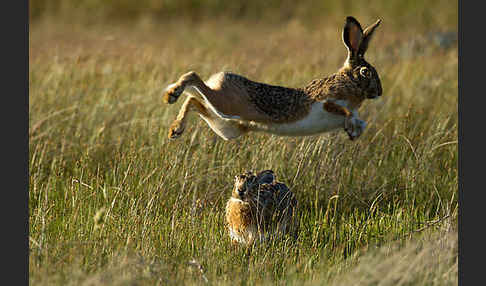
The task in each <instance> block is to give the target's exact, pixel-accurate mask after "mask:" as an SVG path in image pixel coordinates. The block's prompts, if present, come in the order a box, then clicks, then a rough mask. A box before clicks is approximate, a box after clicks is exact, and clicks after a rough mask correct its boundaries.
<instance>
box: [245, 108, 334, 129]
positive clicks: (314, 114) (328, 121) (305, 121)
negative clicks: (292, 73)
mask: <svg viewBox="0 0 486 286" xmlns="http://www.w3.org/2000/svg"><path fill="white" fill-rule="evenodd" d="M323 104H324V103H323V102H316V103H314V104H313V105H312V108H311V111H310V112H309V114H308V115H307V116H306V117H304V118H302V119H301V120H298V121H295V122H292V123H282V124H261V123H254V125H255V128H256V129H257V130H260V131H265V132H269V133H273V134H277V135H284V136H304V135H313V134H319V133H323V132H329V131H332V130H334V129H337V128H342V127H344V117H343V116H342V115H336V114H333V113H329V112H327V111H325V110H324V108H323Z"/></svg>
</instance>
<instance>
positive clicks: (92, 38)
mask: <svg viewBox="0 0 486 286" xmlns="http://www.w3.org/2000/svg"><path fill="white" fill-rule="evenodd" d="M219 2H221V1H219ZM219 2H218V1H208V2H207V3H208V4H207V5H216V4H218V3H219ZM273 2H275V3H277V2H276V1H273ZM273 2H272V3H273ZM314 2H315V1H308V2H305V3H307V4H303V6H302V7H303V8H302V7H301V9H297V10H296V11H299V12H298V13H297V12H296V13H295V14H289V15H290V16H289V17H290V18H288V19H287V18H285V17H283V16H281V15H282V14H279V13H280V11H282V12H281V13H283V14H285V13H286V12H285V11H288V10H289V11H294V9H290V8H289V7H288V5H291V4H292V3H291V2H285V1H282V3H283V4H282V7H281V8H280V10H277V9H276V8H271V7H270V8H268V7H263V8H264V9H263V8H262V9H256V8H255V7H257V6H254V5H253V6H252V4H251V3H254V2H253V1H248V3H250V4H248V6H245V7H247V8H246V10H245V9H243V10H242V9H241V8H240V9H239V10H238V9H237V8H234V7H233V6H231V5H230V4H227V5H229V6H228V7H226V6H224V7H223V8H225V9H226V10H224V9H223V10H221V11H218V13H219V14H218V15H215V16H214V17H211V15H212V14H211V13H210V12H211V9H209V8H211V7H213V6H207V5H203V4H201V3H203V2H200V1H180V5H181V6H180V7H177V5H176V4H174V3H175V2H173V1H167V2H164V3H169V4H170V3H172V5H173V6H170V5H169V6H163V5H162V6H160V7H159V6H157V5H156V4H154V3H157V1H145V0H144V1H141V2H140V3H142V4H144V5H145V6H144V5H140V6H139V7H146V9H147V10H150V11H155V12H156V13H152V14H149V15H147V14H146V13H145V14H144V13H143V11H141V10H137V9H129V8H127V7H125V8H124V10H123V9H122V8H123V7H116V8H117V9H118V10H116V9H115V8H113V7H114V6H113V5H115V6H116V4H114V3H122V4H123V3H125V4H123V5H126V6H129V4H127V3H129V2H128V1H119V2H116V1H107V2H106V3H110V4H109V5H107V6H105V9H96V8H97V7H96V5H95V4H93V3H97V2H96V1H79V3H81V4H79V5H80V7H78V8H79V10H77V11H78V12H79V13H75V12H73V10H70V9H71V8H70V7H67V8H66V6H63V5H60V4H59V3H61V2H59V1H37V2H36V1H33V2H32V5H31V16H32V21H31V23H30V58H29V61H30V64H29V92H30V95H29V228H30V233H29V284H31V285H167V284H170V285H174V284H178V285H193V284H197V285H199V284H205V283H206V282H207V283H209V284H213V285H234V284H236V285H261V284H272V285H275V284H277V285H457V284H458V277H457V272H458V250H457V227H458V225H457V217H458V172H457V165H458V151H457V143H458V141H457V137H458V114H457V107H458V106H457V96H458V51H457V42H456V41H454V40H453V39H454V35H457V1H452V2H448V3H446V2H444V1H442V2H441V1H427V2H425V3H422V2H417V1H410V3H412V4H409V5H408V6H407V5H405V4H402V5H401V6H396V5H393V4H388V3H391V2H388V1H384V0H383V1H374V2H373V1H372V3H374V5H364V4H358V5H361V6H359V7H357V8H355V7H354V6H352V5H349V3H350V2H346V1H344V2H343V3H348V5H345V4H343V5H342V6H339V7H338V6H337V5H334V6H335V7H334V6H333V5H331V6H332V7H331V6H329V7H328V8H329V9H325V10H322V11H323V13H322V15H325V17H320V16H319V14H320V13H319V11H320V10H319V9H324V8H326V7H323V6H316V7H315V8H314V9H312V5H311V4H315V3H314ZM46 3H47V4H46ZM64 3H65V2H64ZM87 3H88V4H89V3H91V6H89V5H88V4H87ZM132 3H133V1H132ZM221 3H223V2H221ZM221 3H219V4H220V5H223V4H221ZM226 3H230V2H226ZM255 3H256V2H255ZM407 3H408V2H407ZM122 4H119V5H122ZM42 5H44V6H42ZM83 5H84V6H83ZM110 5H111V6H110ZM150 5H153V6H150ZM174 5H175V6H174ZM184 5H186V6H184ZM198 5H199V6H198ZM235 5H236V4H235ZM328 5H330V4H328ZM53 7H54V8H55V9H54V8H53ZM157 7H159V8H157ZM167 7H168V8H167ZM187 7H192V8H191V9H189V8H187ZM198 7H199V8H198ZM208 7H209V8H208ZM214 7H217V6H214ZM235 7H236V6H235ZM252 7H253V8H252ZM177 8H179V9H177ZM185 8H187V9H186V10H188V12H187V13H184V12H180V11H181V10H184V9H185ZM257 8H258V7H257ZM358 8H363V9H358ZM364 8H366V9H364ZM114 9H115V10H114ZM120 9H122V10H120ZM171 9H172V10H171ZM198 9H199V10H198ZM252 9H255V10H258V11H259V13H261V14H255V13H254V12H251V11H252ZM142 10H143V9H142ZM112 11H125V12H126V14H127V15H125V14H119V17H118V18H117V19H116V20H113V19H110V18H109V16H110V15H112V14H113V13H114V12H112ZM127 11H128V12H127ZM170 11H179V12H180V13H179V12H178V13H177V14H176V15H172V16H171V17H166V18H164V17H162V16H164V15H166V14H170V13H169V12H170ZM198 11H203V12H204V13H203V12H201V13H198ZM222 11H229V12H228V14H227V15H226V16H224V17H223V16H220V14H225V13H223V12H222ZM235 11H240V12H241V11H247V12H245V13H240V14H238V13H237V12H235ZM248 11H250V12H251V13H250V12H248ZM91 12H93V15H94V16H93V15H91V17H90V16H86V18H85V20H83V18H82V17H81V16H79V15H89V14H90V13H91ZM56 13H57V14H56ZM59 13H60V14H59ZM110 13H111V14H110ZM215 13H216V12H215ZM61 14H62V15H64V16H62V17H61V16H59V15H61ZM74 14H78V16H77V17H74V16H73V17H70V16H71V15H74ZM115 14H117V13H115ZM348 14H349V15H354V16H356V18H357V19H358V20H360V21H361V23H362V24H363V25H368V24H370V23H372V22H374V21H375V20H376V19H377V18H378V17H380V18H381V19H382V20H383V23H382V25H381V26H380V27H379V28H378V30H377V32H376V36H375V38H374V39H373V42H372V44H371V46H370V49H369V51H368V53H367V58H368V60H369V61H370V62H371V63H372V64H373V65H374V66H375V67H376V69H377V70H378V72H379V73H380V75H381V81H382V85H383V96H382V97H381V98H379V99H377V100H373V101H367V102H365V104H364V105H363V107H362V109H361V111H360V113H361V117H362V118H363V119H364V120H365V121H367V122H368V127H367V129H366V131H365V132H364V134H363V135H362V137H360V138H359V139H358V140H357V141H354V142H352V141H349V139H348V138H347V135H346V134H345V132H344V131H342V130H339V131H336V132H332V133H329V134H323V135H320V136H312V137H302V138H294V137H277V136H272V135H268V134H259V133H254V134H252V135H251V136H245V137H241V138H238V139H237V140H234V141H224V140H222V139H220V138H219V137H217V136H216V135H215V134H214V133H212V132H211V130H210V129H209V127H208V126H207V125H206V124H205V123H204V122H203V121H201V120H200V119H198V118H197V117H196V116H192V118H191V121H190V124H189V125H188V128H187V129H186V132H185V133H184V135H183V136H182V137H181V138H180V139H179V140H177V141H169V140H168V139H167V131H168V127H169V125H170V123H171V122H172V120H173V119H174V118H175V116H176V114H177V111H178V108H179V107H180V105H181V102H182V101H180V102H178V103H176V104H175V105H165V104H163V103H162V98H161V96H162V91H163V89H164V88H165V87H166V86H167V85H168V84H169V83H171V82H173V81H174V80H176V79H177V78H178V77H179V76H180V75H181V74H182V73H184V72H186V71H189V70H195V71H197V72H198V73H199V74H200V75H201V76H202V77H204V78H207V77H209V76H210V75H211V74H213V73H215V72H218V71H221V70H231V71H233V72H236V73H240V74H243V75H245V76H247V77H249V78H250V79H253V80H257V81H262V82H267V83H271V84H278V85H285V86H292V87H298V86H304V85H305V84H307V83H308V82H309V81H310V80H312V79H314V78H319V77H324V76H327V75H329V74H330V73H333V72H335V71H336V70H337V69H338V68H339V67H340V66H341V64H342V63H343V61H344V59H345V56H346V53H345V48H344V46H343V44H342V42H341V29H342V25H343V23H344V18H345V16H347V15H348ZM120 15H125V16H124V17H125V19H126V20H125V21H123V18H122V16H120ZM194 15H202V16H201V19H199V18H197V17H194ZM228 15H229V16H228ZM249 15H253V16H249ZM255 15H256V16H255ZM266 15H270V16H271V15H273V16H275V15H280V16H281V17H276V16H275V17H273V18H272V17H270V16H269V19H272V20H268V21H266V20H265V19H266ZM176 16H177V17H176ZM236 16H238V17H236ZM231 17H234V19H231ZM256 18H258V19H256ZM451 35H452V36H451ZM451 39H452V40H451ZM247 169H252V170H262V169H273V170H274V171H275V173H276V175H277V178H278V180H279V181H282V182H284V183H286V184H287V185H288V186H289V187H290V188H291V189H292V190H293V191H294V192H295V194H296V196H297V199H298V201H299V210H300V211H299V223H300V233H299V238H298V239H297V241H295V242H291V241H274V242H272V243H269V244H264V245H257V246H255V247H254V248H252V249H250V250H247V249H245V248H243V247H240V248H233V247H232V246H231V243H230V241H229V236H228V234H227V232H226V230H225V228H224V205H225V202H226V200H227V199H228V198H229V196H230V193H231V187H232V184H233V178H234V176H235V175H236V174H239V173H241V172H243V171H244V170H247Z"/></svg>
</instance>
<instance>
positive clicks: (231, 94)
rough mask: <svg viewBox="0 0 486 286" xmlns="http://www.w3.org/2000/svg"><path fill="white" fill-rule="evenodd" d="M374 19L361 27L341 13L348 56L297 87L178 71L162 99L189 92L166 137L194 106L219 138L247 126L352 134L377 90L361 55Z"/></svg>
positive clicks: (357, 130) (289, 132) (172, 99)
mask: <svg viewBox="0 0 486 286" xmlns="http://www.w3.org/2000/svg"><path fill="white" fill-rule="evenodd" d="M380 22H381V20H378V21H376V22H375V23H374V24H373V25H371V26H369V27H368V28H366V29H365V30H364V31H363V29H362V28H361V25H360V24H359V22H358V21H357V20H356V19H355V18H353V17H351V16H349V17H347V18H346V23H345V25H344V29H343V32H342V40H343V42H344V45H345V46H346V48H347V50H348V56H347V59H346V61H345V62H344V65H343V67H342V68H341V69H339V71H338V72H336V73H335V74H332V75H330V76H329V77H326V78H323V79H315V80H313V81H311V82H310V83H309V84H308V85H307V86H305V87H303V88H288V87H282V86H275V85H269V84H265V83H259V82H254V81H251V80H249V79H247V78H245V77H243V76H240V75H237V74H233V73H229V72H221V73H217V74H214V75H212V76H211V77H210V78H209V79H208V80H207V81H206V82H203V81H202V80H201V78H200V77H199V76H198V75H197V74H196V73H195V72H193V71H191V72H188V73H186V74H184V75H182V76H181V77H180V78H179V80H178V81H177V82H176V83H173V84H171V85H169V86H168V87H167V89H166V91H165V94H164V95H163V100H164V102H166V103H169V104H172V103H174V102H176V101H177V99H178V98H179V96H180V95H181V94H182V92H183V91H188V92H189V94H190V96H189V97H188V98H187V99H186V101H185V102H184V103H183V105H182V107H181V109H180V111H179V114H178V115H177V118H176V120H174V122H173V123H172V125H171V127H170V130H169V134H168V137H169V138H170V139H175V138H178V137H179V136H180V135H181V134H182V133H183V132H184V128H185V124H186V118H187V114H188V112H189V111H195V112H197V113H199V115H200V116H201V117H202V119H204V120H205V121H206V122H207V123H208V124H209V126H210V127H211V129H212V130H213V131H214V132H215V133H216V134H218V135H219V136H220V137H222V138H223V139H225V140H229V139H233V138H236V137H238V136H240V135H242V134H244V133H246V132H249V131H262V132H268V133H272V134H277V135H282V136H305V135H313V134H318V133H322V132H328V131H331V130H334V129H337V128H340V127H341V128H342V127H344V130H345V131H346V132H347V134H348V135H349V138H350V139H351V140H354V139H355V138H357V137H359V136H360V135H361V133H362V132H363V130H364V128H365V127H366V122H364V121H362V120H361V119H359V117H358V108H359V107H360V106H361V104H362V102H363V101H364V100H365V99H366V98H376V97H378V96H380V95H381V94H382V88H381V82H380V78H379V76H378V73H377V71H376V70H375V68H374V67H373V66H371V65H370V64H369V63H368V62H366V60H365V59H364V54H365V52H366V50H367V49H368V45H369V42H370V39H371V37H372V36H373V33H374V31H375V29H376V27H378V25H379V24H380ZM198 95H199V97H198Z"/></svg>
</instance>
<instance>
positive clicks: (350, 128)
mask: <svg viewBox="0 0 486 286" xmlns="http://www.w3.org/2000/svg"><path fill="white" fill-rule="evenodd" d="M365 128H366V122H364V121H363V120H361V119H359V118H357V117H354V116H352V117H347V118H346V120H345V121H344V130H345V131H346V133H348V136H349V139H351V140H354V139H356V138H358V137H359V136H361V134H362V133H363V131H364V129H365Z"/></svg>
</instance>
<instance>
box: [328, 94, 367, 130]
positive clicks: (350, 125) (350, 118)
mask: <svg viewBox="0 0 486 286" xmlns="http://www.w3.org/2000/svg"><path fill="white" fill-rule="evenodd" d="M324 109H325V110H326V111H327V112H331V113H334V114H338V115H342V116H344V131H346V133H348V136H349V139H351V140H354V139H356V138H358V137H359V136H361V134H362V133H363V131H364V129H365V128H366V122H364V121H363V120H361V119H359V117H358V113H357V112H354V111H353V112H351V111H349V109H347V108H346V107H344V106H341V105H339V104H337V103H335V102H333V101H326V102H325V103H324Z"/></svg>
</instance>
